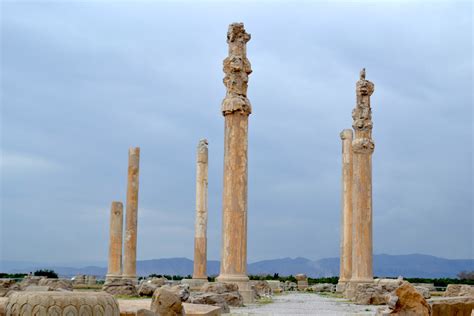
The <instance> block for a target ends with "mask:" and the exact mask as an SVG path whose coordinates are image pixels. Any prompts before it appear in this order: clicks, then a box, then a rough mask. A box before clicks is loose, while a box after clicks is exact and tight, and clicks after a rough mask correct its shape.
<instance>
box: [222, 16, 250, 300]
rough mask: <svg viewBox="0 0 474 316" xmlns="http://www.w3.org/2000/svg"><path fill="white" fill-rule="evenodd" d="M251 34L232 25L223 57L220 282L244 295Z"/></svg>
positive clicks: (246, 293) (247, 289) (246, 292)
mask: <svg viewBox="0 0 474 316" xmlns="http://www.w3.org/2000/svg"><path fill="white" fill-rule="evenodd" d="M249 40H250V34H248V33H247V32H246V31H245V28H244V25H243V23H233V24H231V25H229V29H228V32H227V43H228V45H229V56H228V57H227V58H226V59H225V60H224V73H225V77H224V85H225V86H226V89H227V92H226V96H225V98H224V100H223V101H222V106H221V111H222V114H223V115H224V120H225V128H224V186H223V200H222V226H223V227H222V246H221V266H220V274H219V276H218V278H217V280H218V281H219V282H228V283H237V284H238V286H239V290H240V291H241V293H242V295H244V296H245V298H246V300H248V301H251V300H252V299H253V297H254V295H253V291H252V290H251V289H250V286H249V282H248V281H249V279H248V276H247V177H248V162H247V158H248V155H247V150H248V143H247V142H248V117H249V115H250V113H251V111H252V109H251V105H250V101H249V100H248V98H247V86H248V76H249V74H250V73H251V72H252V69H251V66H250V62H249V60H248V59H247V48H246V46H247V42H248V41H249Z"/></svg>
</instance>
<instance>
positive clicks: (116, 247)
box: [87, 201, 123, 284]
mask: <svg viewBox="0 0 474 316" xmlns="http://www.w3.org/2000/svg"><path fill="white" fill-rule="evenodd" d="M122 235H123V204H122V202H118V201H114V202H112V205H111V207H110V229H109V261H108V268H107V276H106V279H107V280H111V279H117V278H121V277H122V238H123V237H122ZM87 283H88V284H91V283H92V280H91V279H88V282H87ZM94 283H95V279H94Z"/></svg>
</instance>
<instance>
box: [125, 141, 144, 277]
mask: <svg viewBox="0 0 474 316" xmlns="http://www.w3.org/2000/svg"><path fill="white" fill-rule="evenodd" d="M139 163H140V148H139V147H135V148H130V149H129V151H128V183H127V210H126V216H125V225H126V226H125V240H124V258H123V274H122V278H124V279H129V280H132V281H133V282H134V283H136V282H137V217H138V172H139Z"/></svg>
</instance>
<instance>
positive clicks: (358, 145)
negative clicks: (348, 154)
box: [352, 138, 375, 154]
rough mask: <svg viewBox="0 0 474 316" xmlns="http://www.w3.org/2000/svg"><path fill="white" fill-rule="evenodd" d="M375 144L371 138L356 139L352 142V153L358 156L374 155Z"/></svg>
mask: <svg viewBox="0 0 474 316" xmlns="http://www.w3.org/2000/svg"><path fill="white" fill-rule="evenodd" d="M374 148H375V144H374V142H373V140H372V139H370V138H356V139H354V141H353V142H352V151H353V152H354V153H357V154H372V153H373V152H374Z"/></svg>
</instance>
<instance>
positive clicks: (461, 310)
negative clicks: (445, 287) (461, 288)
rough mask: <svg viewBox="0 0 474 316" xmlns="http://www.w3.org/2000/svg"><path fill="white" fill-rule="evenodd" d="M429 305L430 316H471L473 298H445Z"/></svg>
mask: <svg viewBox="0 0 474 316" xmlns="http://www.w3.org/2000/svg"><path fill="white" fill-rule="evenodd" d="M429 303H430V305H431V316H445V315H458V316H471V315H472V313H473V311H474V297H466V296H465V297H445V298H442V299H437V300H432V301H430V302H429Z"/></svg>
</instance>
